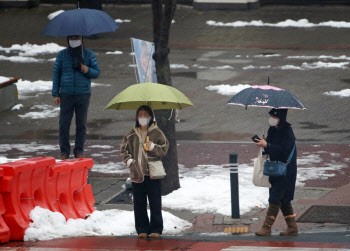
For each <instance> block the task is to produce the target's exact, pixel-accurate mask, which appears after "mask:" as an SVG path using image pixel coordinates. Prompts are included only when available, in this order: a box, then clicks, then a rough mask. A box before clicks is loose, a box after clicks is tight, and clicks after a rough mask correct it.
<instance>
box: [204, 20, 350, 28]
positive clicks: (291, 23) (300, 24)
mask: <svg viewBox="0 0 350 251" xmlns="http://www.w3.org/2000/svg"><path fill="white" fill-rule="evenodd" d="M206 24H207V25H211V26H224V27H246V26H257V27H264V26H268V27H279V28H285V27H295V28H312V27H332V28H350V22H345V21H328V22H321V23H318V24H316V23H310V22H309V20H307V19H300V20H298V21H295V20H291V19H287V20H285V21H282V22H278V23H265V22H263V21H261V20H253V21H249V22H246V21H235V22H229V23H223V22H216V21H212V20H210V21H207V22H206Z"/></svg>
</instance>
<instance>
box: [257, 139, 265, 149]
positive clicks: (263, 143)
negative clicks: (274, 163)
mask: <svg viewBox="0 0 350 251" xmlns="http://www.w3.org/2000/svg"><path fill="white" fill-rule="evenodd" d="M257 141H258V143H255V145H256V146H257V147H267V142H266V140H265V139H264V138H263V139H257Z"/></svg>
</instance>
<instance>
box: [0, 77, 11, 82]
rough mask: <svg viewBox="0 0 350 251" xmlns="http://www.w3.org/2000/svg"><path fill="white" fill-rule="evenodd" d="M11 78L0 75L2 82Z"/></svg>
mask: <svg viewBox="0 0 350 251" xmlns="http://www.w3.org/2000/svg"><path fill="white" fill-rule="evenodd" d="M9 80H10V78H7V77H3V76H0V83H4V82H7V81H9Z"/></svg>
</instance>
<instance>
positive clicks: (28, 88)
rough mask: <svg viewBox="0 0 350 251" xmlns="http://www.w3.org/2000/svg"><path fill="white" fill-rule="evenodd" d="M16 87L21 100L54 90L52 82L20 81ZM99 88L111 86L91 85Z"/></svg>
mask: <svg viewBox="0 0 350 251" xmlns="http://www.w3.org/2000/svg"><path fill="white" fill-rule="evenodd" d="M16 85H17V89H18V95H19V99H25V98H30V97H37V96H39V95H40V94H42V92H48V91H51V90H52V81H44V80H37V81H29V80H22V79H19V80H18V82H17V83H16ZM99 86H110V84H100V83H91V87H99ZM32 94H34V96H31V95H32Z"/></svg>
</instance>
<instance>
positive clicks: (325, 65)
mask: <svg viewBox="0 0 350 251" xmlns="http://www.w3.org/2000/svg"><path fill="white" fill-rule="evenodd" d="M349 63H350V62H339V63H331V62H322V61H318V62H314V63H306V62H305V63H303V64H302V65H301V67H302V68H304V69H325V68H341V69H346V68H347V67H346V65H348V64H349Z"/></svg>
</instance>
